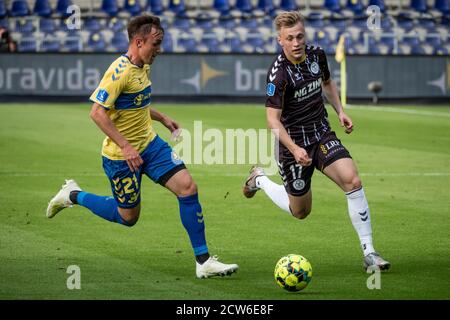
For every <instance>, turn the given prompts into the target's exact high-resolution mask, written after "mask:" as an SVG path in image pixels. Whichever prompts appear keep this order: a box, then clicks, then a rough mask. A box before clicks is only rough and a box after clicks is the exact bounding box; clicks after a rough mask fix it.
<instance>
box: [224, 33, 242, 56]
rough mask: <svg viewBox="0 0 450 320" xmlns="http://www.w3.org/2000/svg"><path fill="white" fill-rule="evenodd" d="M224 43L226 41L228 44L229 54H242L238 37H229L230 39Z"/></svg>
mask: <svg viewBox="0 0 450 320" xmlns="http://www.w3.org/2000/svg"><path fill="white" fill-rule="evenodd" d="M226 41H227V43H229V44H230V47H231V52H233V53H240V52H243V50H242V42H241V39H239V37H238V36H234V37H231V38H229V39H227V40H226Z"/></svg>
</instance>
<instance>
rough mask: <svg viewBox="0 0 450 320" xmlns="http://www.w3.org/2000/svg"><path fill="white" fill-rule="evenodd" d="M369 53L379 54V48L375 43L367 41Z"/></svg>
mask: <svg viewBox="0 0 450 320" xmlns="http://www.w3.org/2000/svg"><path fill="white" fill-rule="evenodd" d="M369 54H376V55H378V54H380V49H379V48H378V45H377V44H376V43H369Z"/></svg>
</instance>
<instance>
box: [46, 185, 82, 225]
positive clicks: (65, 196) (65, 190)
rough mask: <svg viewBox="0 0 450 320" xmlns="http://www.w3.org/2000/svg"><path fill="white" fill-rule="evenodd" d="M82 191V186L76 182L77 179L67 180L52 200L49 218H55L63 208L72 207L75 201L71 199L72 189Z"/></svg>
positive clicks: (48, 210)
mask: <svg viewBox="0 0 450 320" xmlns="http://www.w3.org/2000/svg"><path fill="white" fill-rule="evenodd" d="M75 190H79V191H81V188H80V186H79V185H78V184H77V183H76V182H75V180H66V183H64V184H63V186H62V187H61V190H59V192H58V193H57V194H56V196H54V197H53V198H52V200H50V202H49V203H48V207H47V218H53V217H54V216H55V215H56V214H57V213H58V212H60V211H61V210H62V209H65V208H68V207H72V206H73V203H72V201H70V197H69V196H70V193H71V192H72V191H75Z"/></svg>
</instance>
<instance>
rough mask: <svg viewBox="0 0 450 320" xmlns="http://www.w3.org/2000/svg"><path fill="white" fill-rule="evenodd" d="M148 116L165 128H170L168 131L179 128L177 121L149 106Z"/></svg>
mask: <svg viewBox="0 0 450 320" xmlns="http://www.w3.org/2000/svg"><path fill="white" fill-rule="evenodd" d="M150 116H151V117H152V119H153V120H155V121H159V122H161V123H162V124H163V125H164V126H165V127H166V128H167V129H169V130H170V132H174V131H175V130H178V129H180V128H181V126H180V124H179V123H178V122H176V121H175V120H173V119H171V118H170V117H168V116H166V115H165V114H164V113H162V112H159V111H157V110H155V109H153V108H150Z"/></svg>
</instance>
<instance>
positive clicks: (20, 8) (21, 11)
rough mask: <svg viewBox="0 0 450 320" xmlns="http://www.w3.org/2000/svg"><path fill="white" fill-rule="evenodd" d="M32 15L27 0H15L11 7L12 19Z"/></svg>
mask: <svg viewBox="0 0 450 320" xmlns="http://www.w3.org/2000/svg"><path fill="white" fill-rule="evenodd" d="M29 14H30V9H29V8H28V3H27V2H26V1H25V0H14V1H13V3H12V6H11V12H10V13H9V15H10V16H11V17H24V16H27V15H29Z"/></svg>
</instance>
